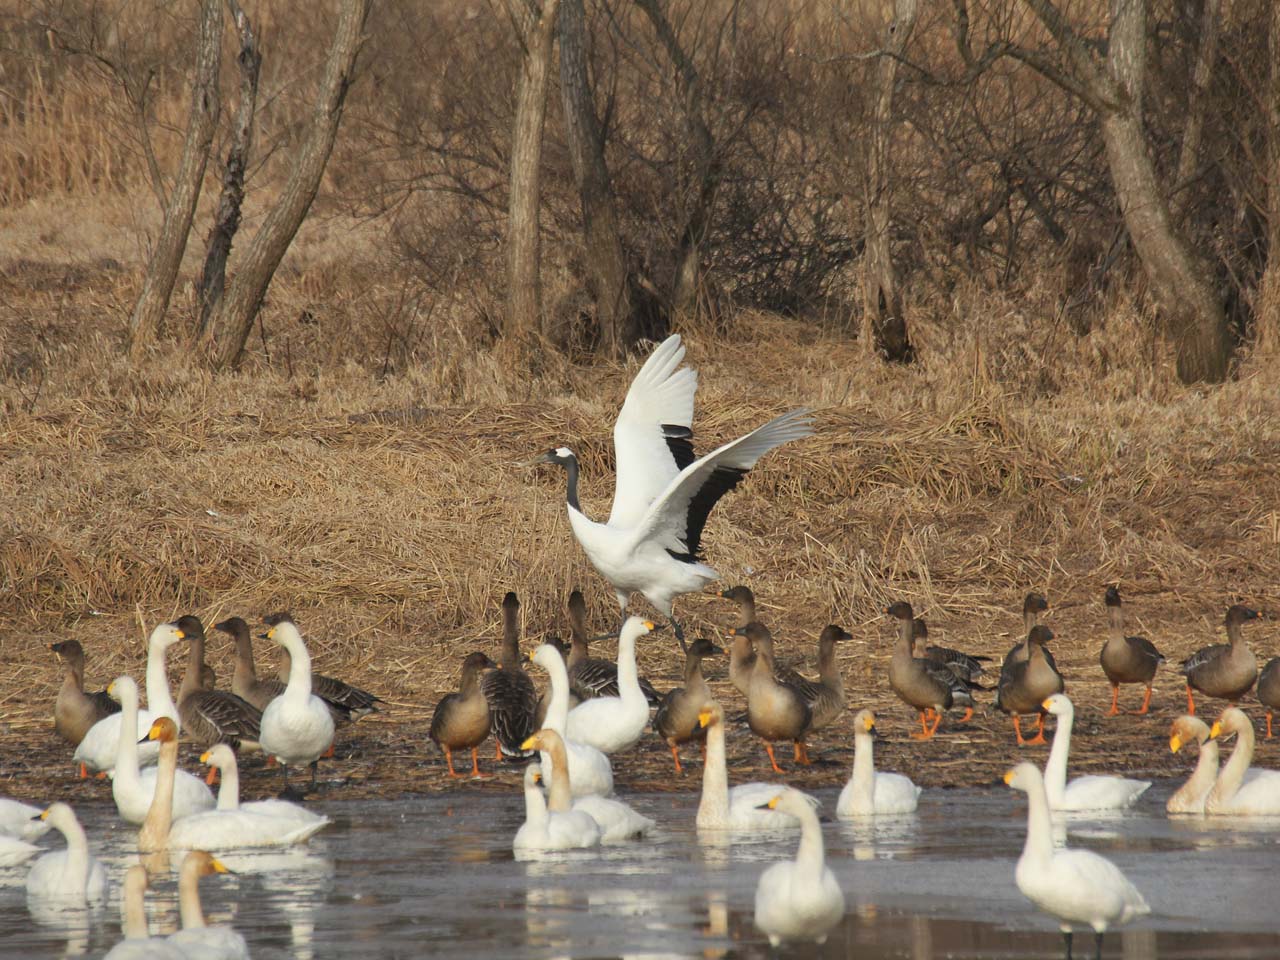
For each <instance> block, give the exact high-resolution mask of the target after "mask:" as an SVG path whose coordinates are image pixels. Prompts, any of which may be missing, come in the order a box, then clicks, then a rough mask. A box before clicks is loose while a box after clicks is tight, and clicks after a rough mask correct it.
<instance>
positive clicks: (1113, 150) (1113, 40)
mask: <svg viewBox="0 0 1280 960" xmlns="http://www.w3.org/2000/svg"><path fill="white" fill-rule="evenodd" d="M1023 2H1024V3H1025V4H1026V5H1027V6H1028V7H1030V8H1031V10H1032V11H1033V12H1034V13H1035V15H1036V17H1037V18H1038V19H1039V20H1040V22H1041V23H1042V24H1043V25H1044V27H1045V29H1046V30H1047V31H1048V32H1049V34H1050V36H1052V37H1053V39H1054V41H1055V42H1056V43H1057V45H1058V47H1059V49H1060V51H1061V54H1062V56H1061V57H1054V56H1049V55H1046V54H1044V53H1042V52H1040V51H1037V50H1031V49H1027V48H1023V47H1019V46H1016V45H1014V44H1009V43H1002V44H998V45H995V46H994V47H993V48H992V49H990V50H988V51H987V52H986V53H984V54H983V56H982V57H981V58H976V57H974V55H973V52H972V51H971V50H970V49H969V48H968V25H969V24H968V11H967V0H952V5H953V6H954V7H955V10H956V14H957V32H956V41H957V44H958V46H959V47H960V53H961V56H962V57H963V58H964V60H965V62H966V64H968V65H969V67H970V69H971V70H977V69H985V67H986V66H987V65H989V64H990V63H991V62H992V61H993V60H994V59H996V58H998V57H1000V56H1012V57H1016V58H1018V59H1019V60H1022V61H1023V62H1024V63H1026V64H1028V65H1029V66H1031V67H1032V68H1034V69H1035V70H1037V71H1039V72H1040V73H1041V74H1043V75H1044V76H1046V77H1047V78H1048V79H1050V80H1052V81H1053V82H1054V83H1056V84H1058V85H1059V86H1061V87H1062V88H1063V89H1065V90H1067V91H1069V92H1071V93H1074V94H1075V95H1077V96H1079V97H1081V98H1082V99H1083V100H1084V101H1085V102H1086V103H1087V104H1089V106H1091V107H1092V108H1093V109H1094V110H1096V111H1097V113H1098V115H1099V117H1100V119H1101V121H1102V136H1103V140H1104V142H1105V145H1106V151H1107V163H1108V166H1109V169H1110V171H1111V179H1112V183H1113V184H1114V185H1115V189H1116V197H1117V198H1118V199H1119V201H1120V209H1121V212H1122V213H1123V215H1124V220H1125V227H1126V228H1127V230H1128V232H1129V237H1130V239H1131V240H1132V241H1133V247H1134V250H1135V251H1136V252H1137V254H1138V258H1139V260H1141V261H1142V266H1143V269H1144V270H1145V271H1146V274H1147V280H1148V282H1149V283H1150V284H1151V291H1152V293H1153V294H1154V296H1155V298H1156V300H1157V301H1158V302H1159V304H1160V308H1161V311H1162V313H1163V315H1164V318H1165V325H1166V327H1167V329H1168V332H1169V335H1170V337H1171V339H1172V340H1173V343H1174V347H1175V349H1176V351H1177V358H1178V377H1179V379H1181V380H1182V381H1183V382H1184V383H1198V382H1202V381H1208V382H1219V381H1221V380H1223V379H1225V378H1226V376H1227V372H1228V368H1229V364H1230V359H1231V339H1230V336H1229V333H1228V329H1227V317H1226V312H1225V311H1224V310H1223V307H1222V304H1221V303H1219V302H1218V299H1217V297H1216V296H1215V295H1214V290H1213V285H1212V283H1211V281H1210V279H1209V274H1208V270H1207V269H1206V268H1205V266H1204V264H1203V263H1202V262H1201V261H1200V260H1199V258H1197V257H1196V255H1195V254H1194V253H1193V251H1192V249H1191V247H1190V245H1189V244H1188V243H1187V241H1186V238H1185V237H1184V236H1183V235H1182V234H1181V233H1179V232H1178V231H1177V230H1176V229H1175V227H1174V225H1173V220H1172V218H1171V217H1170V215H1169V206H1168V203H1167V201H1166V198H1165V196H1164V194H1163V192H1162V191H1161V188H1160V179H1159V176H1158V174H1157V171H1156V168H1155V165H1154V163H1153V162H1152V159H1151V155H1150V152H1149V150H1148V143H1147V140H1146V132H1145V130H1144V129H1143V124H1142V85H1143V80H1144V77H1145V73H1146V42H1147V6H1146V0H1111V31H1110V36H1109V38H1108V42H1107V45H1106V50H1107V59H1106V65H1105V67H1103V66H1100V65H1099V64H1098V63H1097V62H1096V61H1095V60H1094V57H1093V52H1092V50H1093V48H1092V47H1091V46H1090V45H1089V44H1086V43H1085V42H1084V41H1083V40H1082V39H1081V38H1080V37H1079V35H1077V34H1076V33H1075V31H1074V30H1072V28H1071V26H1070V24H1068V23H1067V21H1066V19H1065V18H1064V17H1063V16H1062V12H1061V11H1060V10H1059V9H1058V8H1057V6H1056V5H1055V4H1054V0H1023Z"/></svg>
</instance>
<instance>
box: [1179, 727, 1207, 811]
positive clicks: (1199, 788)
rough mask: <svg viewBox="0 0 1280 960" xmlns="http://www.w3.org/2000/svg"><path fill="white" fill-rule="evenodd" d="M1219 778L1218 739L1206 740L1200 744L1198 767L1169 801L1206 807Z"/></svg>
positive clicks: (1201, 807) (1182, 804) (1181, 804)
mask: <svg viewBox="0 0 1280 960" xmlns="http://www.w3.org/2000/svg"><path fill="white" fill-rule="evenodd" d="M1217 778H1218V741H1217V740H1206V741H1204V742H1203V743H1202V744H1200V757H1199V759H1197V760H1196V768H1195V769H1194V770H1192V771H1191V776H1189V777H1187V782H1186V783H1184V784H1183V785H1182V786H1180V787H1179V788H1178V789H1177V790H1176V791H1175V792H1174V794H1173V796H1172V797H1170V798H1169V803H1170V804H1171V805H1173V806H1175V807H1177V806H1195V807H1198V808H1200V809H1201V810H1203V809H1204V800H1205V797H1207V796H1208V795H1209V791H1210V790H1212V789H1213V782H1214V780H1216V779H1217Z"/></svg>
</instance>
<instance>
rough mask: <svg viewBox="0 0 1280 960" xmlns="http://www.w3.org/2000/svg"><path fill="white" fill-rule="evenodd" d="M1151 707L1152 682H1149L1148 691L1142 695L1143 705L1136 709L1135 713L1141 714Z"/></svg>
mask: <svg viewBox="0 0 1280 960" xmlns="http://www.w3.org/2000/svg"><path fill="white" fill-rule="evenodd" d="M1150 709H1151V684H1149V683H1148V684H1147V692H1146V693H1145V694H1144V695H1143V697H1142V706H1141V707H1139V708H1138V709H1137V710H1134V711H1133V713H1135V714H1138V715H1141V714H1144V713H1146V712H1147V711H1148V710H1150Z"/></svg>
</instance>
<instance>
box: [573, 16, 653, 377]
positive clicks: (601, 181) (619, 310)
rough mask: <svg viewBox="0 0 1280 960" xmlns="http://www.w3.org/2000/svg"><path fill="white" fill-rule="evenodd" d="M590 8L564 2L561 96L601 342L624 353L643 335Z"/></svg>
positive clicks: (606, 348)
mask: <svg viewBox="0 0 1280 960" xmlns="http://www.w3.org/2000/svg"><path fill="white" fill-rule="evenodd" d="M584 21H585V13H584V11H583V5H582V0H563V2H562V5H561V7H560V98H561V101H562V103H563V107H564V124H565V134H566V139H567V141H568V145H569V156H570V158H571V159H572V160H573V173H574V176H575V178H576V179H577V181H578V195H579V197H580V198H581V203H582V240H583V259H584V261H585V263H586V267H587V282H588V284H589V285H590V287H591V294H592V296H593V297H595V301H596V323H597V324H598V325H599V328H600V348H601V350H603V352H604V353H606V354H607V355H609V356H613V357H617V356H621V355H622V353H623V352H625V351H626V349H627V348H628V347H629V346H631V345H632V344H633V343H635V342H636V340H637V339H638V337H639V329H638V326H637V324H636V321H635V317H634V316H633V314H632V307H631V291H630V278H629V276H628V274H627V261H626V256H625V254H624V252H623V249H622V236H621V234H620V233H619V231H618V218H617V215H616V214H615V212H614V209H613V188H612V186H611V184H610V180H609V169H608V167H607V166H605V162H604V138H603V136H602V134H601V131H600V122H599V120H598V119H597V118H596V108H595V100H594V98H593V97H592V95H591V85H590V81H589V80H588V78H587V52H586V27H585V24H584Z"/></svg>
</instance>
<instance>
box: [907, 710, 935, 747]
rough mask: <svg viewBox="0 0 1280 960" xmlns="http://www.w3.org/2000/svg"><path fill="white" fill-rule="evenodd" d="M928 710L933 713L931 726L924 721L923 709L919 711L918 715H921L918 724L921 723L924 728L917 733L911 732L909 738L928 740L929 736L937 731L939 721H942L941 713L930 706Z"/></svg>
mask: <svg viewBox="0 0 1280 960" xmlns="http://www.w3.org/2000/svg"><path fill="white" fill-rule="evenodd" d="M929 712H930V713H931V714H933V726H929V725H928V724H926V723H924V711H921V712H920V717H921V724H920V725H921V726H922V727H923V728H924V729H923V730H921V731H920V732H919V733H913V734H912V735H911V738H912V739H913V740H928V739H930V738H931V737H932V736H933V735H934V734H935V733H937V732H938V724H940V723H941V722H942V714H941V713H939V712H938V711H936V710H934V709H933V708H932V707H930V708H929Z"/></svg>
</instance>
